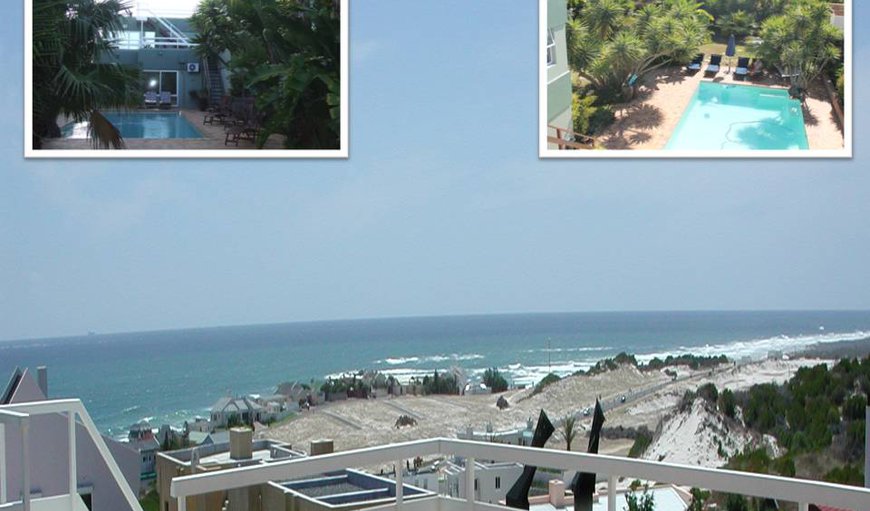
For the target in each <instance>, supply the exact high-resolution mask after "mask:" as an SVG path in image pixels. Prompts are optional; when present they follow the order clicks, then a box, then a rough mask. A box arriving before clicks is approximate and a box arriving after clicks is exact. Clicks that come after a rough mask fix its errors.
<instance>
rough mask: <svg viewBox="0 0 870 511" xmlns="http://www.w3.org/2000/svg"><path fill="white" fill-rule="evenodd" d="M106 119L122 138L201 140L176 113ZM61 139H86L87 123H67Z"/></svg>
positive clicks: (118, 114) (119, 114)
mask: <svg viewBox="0 0 870 511" xmlns="http://www.w3.org/2000/svg"><path fill="white" fill-rule="evenodd" d="M104 115H105V116H106V118H107V119H109V121H110V122H111V123H112V124H114V125H115V126H116V127H117V128H118V129H119V130H121V136H122V137H124V138H157V139H167V138H202V134H200V132H199V131H197V129H196V128H194V127H193V125H192V124H191V123H190V122H188V121H187V119H185V118H184V117H183V116H182V115H181V114H180V113H178V112H153V113H152V112H147V113H146V112H108V113H104ZM61 131H62V132H63V138H88V123H87V122H79V123H69V124H67V125H66V126H64V127H63V128H62V130H61Z"/></svg>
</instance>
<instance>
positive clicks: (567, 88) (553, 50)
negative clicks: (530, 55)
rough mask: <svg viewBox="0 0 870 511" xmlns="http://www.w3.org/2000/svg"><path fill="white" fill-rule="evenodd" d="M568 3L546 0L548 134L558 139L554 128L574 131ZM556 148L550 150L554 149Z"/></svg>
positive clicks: (560, 0)
mask: <svg viewBox="0 0 870 511" xmlns="http://www.w3.org/2000/svg"><path fill="white" fill-rule="evenodd" d="M567 22H568V6H567V3H566V0H547V33H546V36H545V37H546V45H545V59H546V66H547V134H548V136H556V130H555V128H560V129H564V130H571V129H572V128H573V121H572V117H571V101H572V90H571V69H570V67H569V66H568V46H567V43H566V24H567ZM554 147H555V146H553V147H551V148H554Z"/></svg>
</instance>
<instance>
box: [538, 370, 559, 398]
mask: <svg viewBox="0 0 870 511" xmlns="http://www.w3.org/2000/svg"><path fill="white" fill-rule="evenodd" d="M561 379H562V378H559V376H558V375H555V374H553V373H550V374H548V375H547V376H544V377H543V378H542V379H541V381H539V382H538V384H537V385H535V388H534V390H532V395H533V396H534V395H535V394H540V393H541V392H542V391H543V390H544V389H545V388H547V387H548V386H550V385H552V384H554V383H556V382H557V381H559V380H561Z"/></svg>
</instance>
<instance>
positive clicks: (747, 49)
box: [698, 42, 755, 66]
mask: <svg viewBox="0 0 870 511" xmlns="http://www.w3.org/2000/svg"><path fill="white" fill-rule="evenodd" d="M727 48H728V45H727V44H725V43H715V42H714V43H709V44H705V45H703V46H701V47H700V48H698V53H703V54H705V55H706V56H707V58H709V57H710V55H713V54H714V53H718V54H720V55H723V58H722V63H723V64H725V65H726V66H727V65H728V57H724V55H725V50H726V49H727ZM737 57H749V58H755V47H753V46H749V45H745V44H739V43H738V44H737V53H735V54H734V57H732V58H733V59H734V63H735V64H736V63H737Z"/></svg>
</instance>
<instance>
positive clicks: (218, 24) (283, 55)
mask: <svg viewBox="0 0 870 511" xmlns="http://www.w3.org/2000/svg"><path fill="white" fill-rule="evenodd" d="M191 21H192V23H193V26H194V27H196V29H197V31H198V33H199V35H198V37H197V40H196V42H197V43H199V44H200V48H201V52H202V54H203V56H204V57H212V58H217V59H220V55H221V54H222V52H224V51H225V50H229V51H231V52H232V58H231V59H230V61H229V62H225V61H224V62H223V63H224V65H226V66H227V67H228V68H229V70H230V72H231V73H232V74H231V83H232V86H233V87H232V89H233V90H232V93H233V94H234V95H246V96H254V97H256V105H257V109H258V111H259V112H260V113H261V114H262V116H263V119H264V129H263V131H262V133H261V134H260V136H259V138H258V140H257V144H258V146H260V147H262V146H263V144H265V142H266V139H267V138H268V137H269V136H270V135H272V134H275V133H277V134H280V135H283V136H284V140H285V142H284V144H285V147H286V148H288V149H336V148H338V147H339V132H340V127H339V123H340V118H339V112H340V108H339V105H340V80H339V71H340V53H341V52H340V30H339V12H338V8H337V3H336V2H334V1H333V0H311V1H308V2H286V1H283V0H250V1H244V2H242V1H238V0H202V1H201V2H200V4H199V6H198V7H197V10H196V12H195V13H194V15H193V17H192V18H191Z"/></svg>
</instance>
